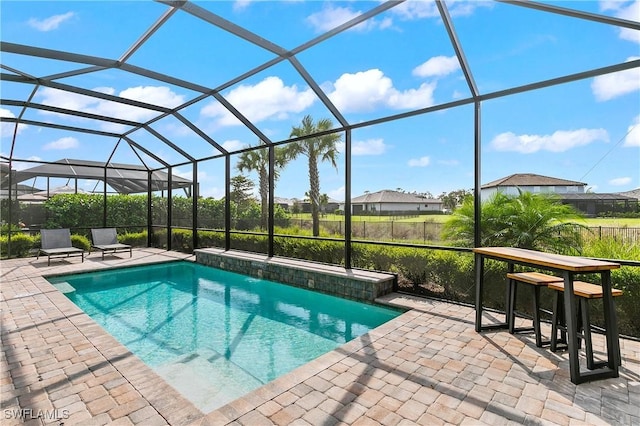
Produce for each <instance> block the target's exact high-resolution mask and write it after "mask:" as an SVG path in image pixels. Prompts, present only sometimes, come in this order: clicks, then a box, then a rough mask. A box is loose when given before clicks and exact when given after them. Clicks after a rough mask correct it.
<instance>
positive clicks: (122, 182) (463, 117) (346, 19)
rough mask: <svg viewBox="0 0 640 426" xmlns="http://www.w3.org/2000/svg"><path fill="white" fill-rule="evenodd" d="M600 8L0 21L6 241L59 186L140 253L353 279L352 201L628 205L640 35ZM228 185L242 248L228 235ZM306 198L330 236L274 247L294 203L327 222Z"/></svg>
mask: <svg viewBox="0 0 640 426" xmlns="http://www.w3.org/2000/svg"><path fill="white" fill-rule="evenodd" d="M614 3H615V4H612V3H611V2H593V1H585V2H579V1H571V2H568V1H567V2H562V1H552V2H533V1H495V2H494V1H468V2H466V1H406V2H402V1H385V2H378V1H374V2H367V1H359V2H331V3H329V2H327V3H325V2H284V1H282V2H277V1H274V2H243V1H238V2H212V1H202V2H197V1H156V2H126V1H117V2H115V1H114V2H109V1H106V2H64V1H62V2H30V1H26V2H2V4H1V5H0V7H1V8H2V14H1V16H2V18H1V19H2V22H1V23H2V28H3V30H2V42H1V44H0V49H1V52H2V58H1V61H2V73H1V87H0V91H1V93H2V94H1V97H2V99H1V102H2V105H1V107H0V112H1V114H0V115H1V118H0V119H1V125H2V150H1V151H2V152H1V160H2V162H3V163H5V165H6V167H5V168H3V176H2V185H3V189H6V190H7V191H3V192H6V193H5V198H7V199H8V201H9V202H8V203H7V207H6V208H5V209H3V218H2V219H3V221H4V222H6V223H17V222H18V221H19V220H20V219H21V217H20V214H21V213H20V206H19V205H18V204H16V203H13V202H12V201H15V200H16V198H17V196H18V192H17V188H18V185H27V186H31V187H33V188H36V187H39V188H38V189H43V188H42V185H44V182H47V184H46V185H51V187H53V186H56V184H64V183H67V182H68V180H69V179H71V178H74V175H73V173H75V171H77V170H78V169H92V170H93V171H94V173H85V174H81V175H79V176H75V177H76V178H77V179H78V181H77V184H78V185H79V187H80V188H82V189H83V190H84V191H85V192H88V193H92V194H95V195H97V196H102V197H104V200H105V201H104V202H103V204H102V206H101V209H102V214H101V215H100V216H101V217H100V221H101V223H100V224H101V225H102V226H107V225H109V226H117V227H120V228H129V227H137V228H140V229H143V230H146V231H147V232H148V235H149V240H148V241H149V244H152V245H156V246H160V247H166V248H167V249H175V248H176V247H175V245H176V244H177V242H176V241H177V240H176V239H175V238H174V237H172V235H173V236H175V234H176V232H177V231H178V230H180V232H182V233H181V234H180V235H182V237H181V238H183V239H182V240H180V241H181V242H180V244H187V245H188V246H189V247H190V248H197V247H203V246H207V244H209V243H207V242H206V241H204V240H203V239H202V238H199V235H202V233H203V232H214V233H217V234H218V235H219V239H217V240H216V241H218V242H217V243H215V244H218V245H220V246H222V247H224V248H226V249H230V248H234V247H238V245H236V243H235V242H236V238H239V237H240V236H242V235H246V234H251V235H254V236H257V237H259V239H260V241H261V243H260V244H259V245H257V246H255V247H254V248H253V249H255V250H256V251H261V252H264V253H267V254H268V255H270V256H272V255H278V254H281V253H279V252H278V248H277V247H274V240H275V239H276V238H291V239H296V238H303V239H307V238H321V239H325V240H330V241H332V242H338V243H339V244H340V245H341V247H342V253H339V254H336V255H335V257H334V260H335V262H336V263H340V264H343V265H345V266H346V267H351V266H352V264H353V260H352V255H353V244H355V243H358V242H359V239H358V238H357V237H356V236H355V235H356V234H355V233H354V230H353V226H354V225H353V224H354V220H353V219H354V216H353V213H352V208H351V200H352V199H353V198H355V197H357V196H360V195H362V194H364V193H367V192H375V191H378V190H382V189H396V188H397V189H398V190H399V192H406V193H415V194H417V195H421V196H424V197H425V199H433V198H437V197H438V196H439V195H440V194H445V193H450V192H452V191H455V190H458V189H467V190H469V191H470V192H472V193H473V195H475V200H476V204H475V219H476V223H477V224H479V223H480V221H479V218H480V198H481V197H480V187H481V185H482V183H483V182H487V181H490V180H493V179H496V178H498V177H500V176H506V175H508V174H511V173H517V172H532V173H540V174H546V175H549V174H554V175H555V176H557V177H563V178H569V179H574V180H581V181H585V182H589V185H591V186H594V187H598V188H602V189H603V190H604V191H606V192H613V190H614V189H615V188H614V189H612V188H607V187H606V185H607V183H611V182H615V180H616V179H618V181H617V182H618V183H621V186H619V187H617V188H619V189H620V191H624V190H632V189H634V187H637V186H640V178H639V177H638V174H637V170H638V169H639V168H638V167H639V166H640V165H639V162H640V160H639V157H640V156H639V155H638V145H637V142H635V141H636V140H637V139H638V138H639V137H638V131H637V129H636V128H637V126H638V122H639V120H640V119H639V117H640V103H639V102H638V90H639V85H640V83H639V81H640V58H639V57H638V43H639V42H640V35H639V33H640V23H639V22H638V16H639V15H638V3H637V2H614ZM634 138H635V139H634ZM292 147H296V149H292ZM586 147H589V149H590V151H588V152H587V150H586V149H587V148H586ZM285 151H286V152H285ZM282 156H284V158H283V157H282ZM61 158H67V159H69V158H70V159H77V160H66V163H65V165H66V167H67V168H68V170H69V174H68V175H65V173H63V176H49V177H46V176H47V175H46V174H42V175H40V176H36V175H35V174H28V173H25V170H27V169H29V170H33V169H34V168H38V167H43V168H50V167H52V166H54V165H55V164H59V163H56V162H58V161H59V160H60V159H61ZM74 161H75V162H74ZM576 164H577V165H578V166H579V167H577V168H575V167H574V166H576ZM126 165H130V167H129V166H126ZM74 169H75V171H74ZM9 170H10V171H11V172H9ZM634 170H635V172H634ZM134 171H135V173H136V178H135V179H134V178H131V179H129V180H130V184H129V185H127V179H128V178H127V173H133V172H134ZM159 173H162V178H157V176H158V174H159ZM634 173H635V175H634ZM43 176H44V177H43ZM141 176H142V178H141ZM241 176H244V177H246V179H245V182H247V181H248V182H249V183H248V185H249V186H248V187H244V188H245V192H246V193H249V194H250V197H249V198H255V199H256V200H257V201H258V205H261V206H262V207H261V212H260V214H259V215H258V216H259V217H260V219H261V220H260V221H259V222H257V223H256V224H254V225H255V226H253V225H252V226H246V225H242V221H241V219H242V218H241V217H238V214H237V212H238V208H237V205H238V204H237V203H236V201H237V199H236V198H235V197H236V196H237V190H238V188H239V185H240V183H241V182H239V181H241V180H242V179H239V177H241ZM43 179H44V180H43ZM46 179H52V181H48V180H46ZM55 179H58V180H57V181H54V180H55ZM154 182H164V183H163V184H161V185H154ZM625 185H626V186H625ZM116 193H120V194H137V195H138V196H141V197H145V198H144V199H145V203H146V209H145V211H144V215H143V216H142V219H141V220H140V223H122V222H120V220H121V219H120V218H119V214H118V212H117V211H115V210H111V209H110V207H109V203H107V201H106V200H107V199H108V198H109V197H112V196H114V194H116ZM323 196H326V197H325V199H330V200H333V201H334V202H335V205H336V206H337V207H338V208H337V209H336V210H337V212H338V214H339V215H341V217H342V219H341V220H340V227H339V228H337V229H334V230H331V231H330V232H324V231H322V232H320V231H321V229H320V226H318V227H316V225H317V224H315V223H314V226H313V232H312V233H311V234H312V235H310V236H309V235H302V234H297V233H294V232H291V231H290V228H288V227H286V226H280V224H279V222H278V220H279V218H281V215H282V212H281V210H285V213H291V211H292V209H293V206H294V205H295V204H296V202H298V203H299V204H300V205H301V206H304V205H306V206H307V208H308V211H310V212H311V213H312V216H313V217H320V215H322V214H326V213H327V212H326V211H323V205H325V204H326V202H325V203H323V202H322V201H321V198H323ZM176 199H180V207H178V206H177V204H176V203H177V201H176ZM205 199H211V200H217V201H219V202H220V203H221V204H220V206H221V208H220V209H219V210H215V211H214V210H211V211H210V212H207V209H206V207H203V206H202V205H201V204H200V203H201V200H205ZM283 199H284V200H289V201H284V202H283V201H281V200H283ZM290 200H297V201H290ZM4 201H7V200H3V202H4ZM300 208H301V210H302V211H305V210H304V208H303V207H300ZM412 208H413V207H412ZM414 209H415V208H414ZM178 210H179V213H178ZM287 210H288V212H287ZM331 213H334V212H331ZM205 216H206V218H207V219H206V220H204V219H203V218H204V217H205ZM480 231H481V230H480V226H476V227H475V237H474V238H475V242H476V245H477V244H478V242H479V240H480ZM153 235H156V237H155V238H152V236H153ZM185 235H186V236H187V237H184V236H185ZM184 238H187V239H190V241H188V242H184V241H183V240H184ZM373 239H375V237H373ZM364 242H367V243H371V242H372V241H371V240H367V241H364ZM387 243H388V242H387ZM389 244H390V243H389ZM417 245H418V246H424V247H430V243H429V241H424V244H417ZM431 245H433V244H431ZM242 247H243V248H247V247H246V246H245V245H242ZM278 247H279V246H278ZM249 248H250V249H251V247H249ZM432 248H433V249H439V248H440V247H435V246H434V247H432Z"/></svg>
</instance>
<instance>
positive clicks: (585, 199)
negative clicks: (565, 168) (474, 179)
mask: <svg viewBox="0 0 640 426" xmlns="http://www.w3.org/2000/svg"><path fill="white" fill-rule="evenodd" d="M586 186H587V184H586V183H584V182H576V181H572V180H566V179H558V178H553V177H548V176H541V175H536V174H532V173H520V174H514V175H510V176H507V177H505V178H502V179H498V180H494V181H493V182H489V183H487V184H485V185H482V187H481V192H480V195H481V198H482V200H487V199H489V198H490V197H492V196H493V195H494V194H496V193H498V192H500V193H503V194H506V195H518V193H519V191H524V192H531V193H534V194H540V193H547V194H549V193H552V194H557V195H558V196H559V197H560V201H561V202H562V203H563V204H569V205H572V206H573V207H574V208H575V209H576V210H578V211H580V212H582V213H583V214H585V215H587V216H599V215H607V214H618V213H628V212H636V213H637V212H640V210H639V207H638V201H639V200H638V196H637V195H636V196H634V195H633V194H637V193H638V190H636V191H630V192H629V193H602V194H598V193H594V192H585V187H586Z"/></svg>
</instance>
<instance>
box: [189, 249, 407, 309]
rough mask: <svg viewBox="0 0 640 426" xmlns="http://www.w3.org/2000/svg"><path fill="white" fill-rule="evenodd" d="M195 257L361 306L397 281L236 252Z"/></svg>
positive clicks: (211, 251)
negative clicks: (344, 299) (361, 302)
mask: <svg viewBox="0 0 640 426" xmlns="http://www.w3.org/2000/svg"><path fill="white" fill-rule="evenodd" d="M194 253H195V255H196V262H197V263H201V264H203V265H208V266H212V267H215V268H218V269H222V270H226V271H231V272H238V273H241V274H244V275H249V276H252V277H255V278H263V279H266V280H270V281H276V282H280V283H284V284H289V285H292V286H296V287H301V288H306V289H308V290H315V291H320V292H322V293H327V294H332V295H335V296H340V297H344V298H347V299H353V300H358V301H363V302H373V301H374V300H375V299H376V298H378V297H380V296H383V295H385V294H389V293H391V292H392V291H393V284H394V282H395V281H396V278H397V277H396V276H395V275H394V274H391V273H382V272H375V271H365V270H359V269H345V268H344V267H340V266H336V265H327V264H323V263H315V262H308V261H304V260H298V259H289V258H275V257H268V256H266V255H263V254H258V253H249V252H242V251H236V250H230V251H224V250H222V249H198V250H195V251H194Z"/></svg>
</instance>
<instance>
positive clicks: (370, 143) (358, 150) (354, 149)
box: [336, 139, 387, 155]
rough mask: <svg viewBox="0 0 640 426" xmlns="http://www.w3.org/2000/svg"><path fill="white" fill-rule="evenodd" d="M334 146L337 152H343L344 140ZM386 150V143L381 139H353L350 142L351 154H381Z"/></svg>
mask: <svg viewBox="0 0 640 426" xmlns="http://www.w3.org/2000/svg"><path fill="white" fill-rule="evenodd" d="M336 146H337V148H338V151H339V152H341V153H343V152H344V149H345V148H344V147H345V143H344V142H338V143H337V144H336ZM386 151H387V145H385V143H384V140H382V139H367V140H366V141H355V142H352V143H351V154H352V155H381V154H384V153H385V152H386Z"/></svg>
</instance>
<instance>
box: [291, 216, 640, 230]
mask: <svg viewBox="0 0 640 426" xmlns="http://www.w3.org/2000/svg"><path fill="white" fill-rule="evenodd" d="M291 217H292V218H294V219H307V220H311V213H298V214H294V215H291ZM449 217H450V215H446V214H433V215H421V216H352V217H351V220H352V221H353V222H389V221H394V222H420V223H422V222H434V223H444V222H446V221H447V219H449ZM320 220H331V221H344V216H342V215H337V214H333V213H331V214H325V215H322V216H321V217H320ZM584 222H585V225H586V226H589V227H595V226H604V227H611V228H623V227H627V228H640V218H610V217H608V218H586V219H584Z"/></svg>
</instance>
